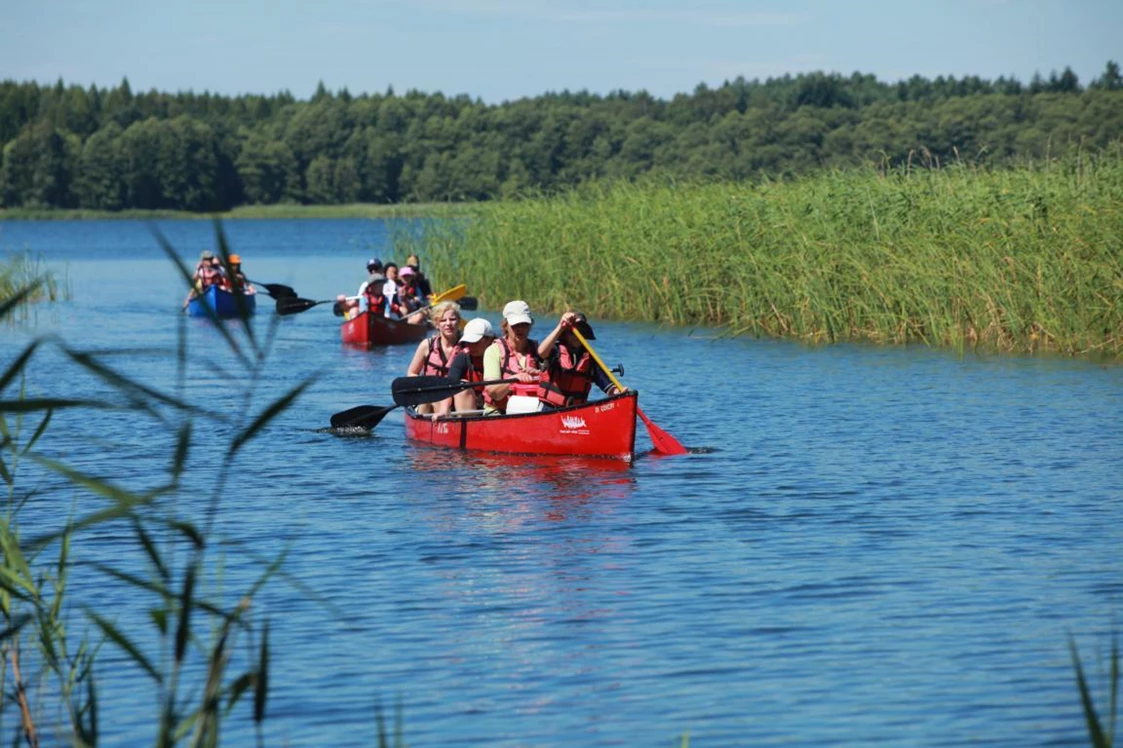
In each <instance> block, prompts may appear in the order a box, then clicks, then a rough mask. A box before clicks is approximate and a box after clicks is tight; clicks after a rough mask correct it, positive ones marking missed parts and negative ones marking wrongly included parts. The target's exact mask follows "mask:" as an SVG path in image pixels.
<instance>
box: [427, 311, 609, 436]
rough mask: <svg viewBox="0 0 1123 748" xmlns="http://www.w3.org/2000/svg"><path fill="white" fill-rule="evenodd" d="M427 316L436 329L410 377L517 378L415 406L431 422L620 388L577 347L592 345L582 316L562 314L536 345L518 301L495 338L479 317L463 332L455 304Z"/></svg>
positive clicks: (520, 409) (538, 406)
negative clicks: (452, 415) (429, 416)
mask: <svg viewBox="0 0 1123 748" xmlns="http://www.w3.org/2000/svg"><path fill="white" fill-rule="evenodd" d="M429 318H430V320H431V321H432V323H433V325H434V327H436V329H437V332H436V334H435V335H433V336H431V337H429V338H427V339H425V340H423V341H421V343H420V344H419V345H418V346H417V351H416V352H415V353H414V355H413V360H412V361H411V362H410V365H409V370H408V373H409V375H410V376H439V377H446V378H449V379H452V380H459V381H462V382H484V381H493V380H515V381H511V382H504V383H502V384H489V385H486V386H480V387H473V388H468V389H464V390H461V391H460V392H457V393H456V394H455V395H453V396H452V397H449V398H447V399H445V400H443V401H441V402H438V403H435V404H432V405H421V406H418V407H417V410H418V412H422V413H431V414H432V415H433V417H434V418H436V417H439V416H442V415H446V414H448V413H450V412H452V411H455V412H459V413H469V412H475V413H479V412H481V411H482V412H483V413H485V414H493V413H525V412H533V411H537V410H542V409H546V408H551V407H553V408H557V407H565V406H568V405H576V404H579V403H584V402H585V401H587V400H588V397H589V392H590V391H591V389H592V386H593V385H594V384H595V385H596V386H597V387H599V388H600V389H601V390H603V391H604V392H605V393H606V394H608V395H614V394H616V393H617V392H618V391H619V390H618V389H617V387H616V385H615V384H613V383H612V382H611V381H610V379H609V377H608V375H607V374H605V372H604V371H603V370H602V369H601V368H599V367H598V366H597V365H596V364H595V363H594V360H593V357H592V356H591V355H590V352H589V351H588V350H587V349H586V347H585V346H584V345H583V344H582V341H581V339H580V338H582V337H583V338H584V339H586V340H593V339H595V338H596V335H595V334H594V333H593V329H592V327H591V326H590V325H589V322H588V320H587V319H586V318H585V316H584V315H583V314H581V313H580V312H566V313H565V314H563V315H562V317H561V319H560V320H559V321H558V324H557V326H556V327H554V329H553V330H551V331H550V333H549V334H547V335H546V336H545V337H544V338H542V340H541V341H537V340H533V339H531V338H530V328H531V326H532V325H533V324H534V318H533V317H532V316H531V313H530V307H529V306H528V305H527V303H526V302H525V301H521V300H518V301H512V302H510V303H508V304H507V305H506V306H504V307H503V320H502V321H501V322H500V324H499V328H500V333H499V334H496V331H495V328H494V327H492V325H491V323H490V322H488V321H487V320H486V319H484V318H483V317H477V318H475V319H472V320H469V321H468V323H467V324H466V325H464V327H463V330H461V322H460V306H459V305H458V304H457V303H456V302H454V301H442V302H440V303H438V304H436V305H435V306H433V307H431V308H430V310H429ZM574 331H576V332H577V333H578V334H575V332H574Z"/></svg>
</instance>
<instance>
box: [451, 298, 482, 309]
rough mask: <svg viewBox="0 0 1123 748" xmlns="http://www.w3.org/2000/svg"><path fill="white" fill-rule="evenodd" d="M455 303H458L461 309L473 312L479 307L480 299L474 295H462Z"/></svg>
mask: <svg viewBox="0 0 1123 748" xmlns="http://www.w3.org/2000/svg"><path fill="white" fill-rule="evenodd" d="M456 303H457V304H459V305H460V308H461V309H466V310H468V311H469V312H474V311H475V310H477V309H479V308H480V300H479V299H477V298H476V297H475V296H462V297H461V298H460V301H458V302H456Z"/></svg>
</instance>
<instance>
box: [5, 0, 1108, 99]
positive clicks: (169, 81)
mask: <svg viewBox="0 0 1123 748" xmlns="http://www.w3.org/2000/svg"><path fill="white" fill-rule="evenodd" d="M1108 60H1115V61H1117V62H1123V0H935V1H933V2H916V0H895V1H894V0H770V1H769V2H755V1H751V0H743V1H741V2H736V1H734V0H689V1H687V0H319V1H318V2H314V3H313V2H308V1H307V0H269V1H268V2H267V1H266V0H257V1H256V2H245V1H244V0H191V2H187V0H167V1H166V2H164V1H160V2H153V0H113V1H112V2H89V1H88V0H2V1H0V80H2V79H12V80H17V81H38V82H39V83H54V82H55V81H57V80H58V79H59V78H62V80H63V81H65V82H66V83H67V84H71V83H77V84H80V85H82V86H88V85H90V84H95V85H97V86H100V87H108V86H114V85H116V84H118V83H120V81H121V79H122V78H126V77H127V78H128V80H129V84H130V85H131V87H132V89H133V90H134V91H140V90H148V89H151V88H155V89H157V90H160V91H166V92H176V91H188V90H192V91H195V92H198V93H201V92H203V91H210V92H212V93H220V94H224V95H232V96H233V95H239V94H272V93H277V92H278V91H282V90H287V91H289V92H291V93H292V94H293V95H294V96H296V97H297V98H298V99H307V98H309V97H310V96H311V95H312V93H313V92H314V91H315V90H316V87H317V85H318V84H319V82H321V81H322V82H323V83H324V85H325V86H327V88H328V89H329V90H332V91H339V90H341V89H343V88H346V89H347V90H349V91H350V92H351V93H352V94H356V95H357V94H361V93H381V92H383V91H385V90H386V89H387V88H388V87H393V89H394V90H395V91H396V92H398V93H404V92H405V91H407V90H409V89H417V90H419V91H422V92H425V93H436V92H441V93H443V94H445V95H447V96H456V95H459V94H467V95H468V96H470V97H472V98H480V99H482V100H484V101H485V102H487V103H499V102H501V101H504V100H512V99H518V98H523V97H534V96H538V95H540V94H543V93H546V92H550V91H562V90H569V91H581V90H586V91H589V92H591V93H596V94H605V93H608V92H610V91H616V90H626V91H632V92H635V91H640V90H646V91H648V92H649V93H651V94H652V95H654V96H656V97H658V98H662V99H670V98H672V97H673V96H674V95H675V94H678V93H687V94H689V93H691V92H692V91H694V89H695V87H696V86H698V85H699V84H700V83H704V84H706V85H708V86H711V87H716V86H720V85H721V84H722V82H724V81H726V80H732V79H734V78H736V77H738V76H743V77H745V78H746V79H750V80H751V79H754V78H758V79H760V80H764V79H766V78H769V77H777V76H782V75H785V74H789V73H790V74H793V75H795V74H799V73H806V72H812V71H825V72H838V73H843V74H846V75H849V74H850V73H853V72H855V71H858V72H861V73H872V74H874V75H876V76H877V77H878V78H879V79H880V80H883V81H888V82H892V81H897V80H900V79H903V78H908V77H910V76H912V75H922V76H925V77H927V78H935V77H936V76H938V75H951V76H955V77H957V78H959V77H963V76H965V75H978V76H981V77H983V78H988V79H994V78H997V77H999V76H1002V75H1005V76H1008V77H1010V76H1012V77H1015V78H1018V79H1019V80H1021V81H1022V82H1023V83H1028V82H1029V80H1030V79H1031V78H1032V76H1033V75H1034V73H1040V74H1041V75H1042V76H1045V77H1048V76H1049V74H1050V73H1051V72H1052V71H1056V72H1058V73H1059V72H1060V71H1062V70H1063V69H1064V68H1065V67H1066V66H1069V67H1071V68H1072V69H1073V71H1075V72H1076V74H1077V75H1078V76H1079V78H1080V82H1081V83H1082V84H1083V85H1087V84H1088V83H1089V82H1090V81H1091V80H1092V79H1093V78H1095V77H1097V76H1099V75H1100V74H1101V73H1102V72H1103V69H1104V65H1105V63H1106V62H1107V61H1108Z"/></svg>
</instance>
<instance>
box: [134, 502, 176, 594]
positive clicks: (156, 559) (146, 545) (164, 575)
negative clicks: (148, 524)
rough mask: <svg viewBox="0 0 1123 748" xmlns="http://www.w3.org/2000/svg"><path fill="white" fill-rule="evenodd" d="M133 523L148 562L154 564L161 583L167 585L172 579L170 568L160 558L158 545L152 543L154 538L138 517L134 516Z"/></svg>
mask: <svg viewBox="0 0 1123 748" xmlns="http://www.w3.org/2000/svg"><path fill="white" fill-rule="evenodd" d="M132 522H133V532H134V533H136V536H137V539H138V540H140V545H141V548H143V549H144V553H145V555H146V556H148V560H149V561H150V562H151V563H152V566H154V567H155V568H156V571H157V573H158V574H159V575H160V581H162V582H163V583H164V584H167V583H168V580H169V578H170V574H169V573H168V567H167V566H165V565H164V559H162V558H160V551H159V550H157V548H156V544H155V543H154V542H153V541H152V536H151V535H149V534H148V532H147V531H146V530H145V529H144V525H142V524H141V522H140V519H139V518H138V517H136V516H133V517H132Z"/></svg>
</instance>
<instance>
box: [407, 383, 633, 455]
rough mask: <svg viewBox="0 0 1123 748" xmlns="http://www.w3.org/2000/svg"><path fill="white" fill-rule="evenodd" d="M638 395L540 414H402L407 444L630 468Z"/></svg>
mask: <svg viewBox="0 0 1123 748" xmlns="http://www.w3.org/2000/svg"><path fill="white" fill-rule="evenodd" d="M638 400H639V394H638V393H636V392H623V393H621V394H619V395H616V396H614V397H610V398H606V399H604V400H597V401H595V402H590V403H586V404H584V405H574V406H571V407H568V408H559V409H557V410H548V411H544V412H541V413H521V414H518V415H510V416H508V415H502V416H483V415H469V416H464V417H456V416H453V417H448V418H441V419H439V420H437V421H433V420H432V418H431V417H430V416H427V415H418V414H417V413H415V412H414V411H413V409H412V408H409V409H407V410H406V419H405V420H406V438H408V439H413V440H415V441H419V442H424V443H426V444H433V445H435V446H438V447H453V448H455V449H471V450H481V451H485V452H510V453H515V454H534V455H574V456H579V457H605V458H611V459H614V460H624V461H626V462H631V461H632V459H633V458H634V457H635V451H636V407H637V403H638Z"/></svg>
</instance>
